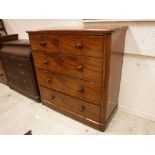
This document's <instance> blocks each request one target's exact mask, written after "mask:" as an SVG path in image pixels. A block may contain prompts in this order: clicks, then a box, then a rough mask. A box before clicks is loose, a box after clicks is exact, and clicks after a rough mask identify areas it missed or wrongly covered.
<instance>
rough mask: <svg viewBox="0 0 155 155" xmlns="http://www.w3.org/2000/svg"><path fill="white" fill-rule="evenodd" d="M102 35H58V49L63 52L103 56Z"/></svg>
mask: <svg viewBox="0 0 155 155" xmlns="http://www.w3.org/2000/svg"><path fill="white" fill-rule="evenodd" d="M103 46H104V36H78V35H60V51H61V53H65V54H73V55H82V56H92V57H100V58H101V57H103Z"/></svg>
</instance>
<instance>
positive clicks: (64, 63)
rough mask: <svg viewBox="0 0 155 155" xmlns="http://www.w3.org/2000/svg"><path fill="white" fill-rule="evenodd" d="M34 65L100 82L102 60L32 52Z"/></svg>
mask: <svg viewBox="0 0 155 155" xmlns="http://www.w3.org/2000/svg"><path fill="white" fill-rule="evenodd" d="M33 58H34V63H35V67H36V68H39V69H45V70H48V71H52V72H56V73H59V74H64V75H69V76H72V77H77V78H80V79H85V80H90V81H94V82H98V83H101V82H102V60H101V59H96V58H88V57H81V56H68V55H67V56H66V55H62V54H47V53H44V52H33Z"/></svg>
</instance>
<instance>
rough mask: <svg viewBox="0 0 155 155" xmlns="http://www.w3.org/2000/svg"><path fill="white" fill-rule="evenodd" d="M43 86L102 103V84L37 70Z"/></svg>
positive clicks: (98, 103)
mask: <svg viewBox="0 0 155 155" xmlns="http://www.w3.org/2000/svg"><path fill="white" fill-rule="evenodd" d="M37 77H38V81H39V84H40V85H41V86H44V87H47V88H51V89H53V90H56V91H59V92H62V93H65V94H68V95H70V96H74V97H77V98H79V99H82V100H85V101H88V102H92V103H95V104H97V105H100V102H101V84H97V83H93V82H88V81H84V80H79V79H75V78H71V77H67V76H63V75H59V74H54V73H49V72H47V71H43V70H37Z"/></svg>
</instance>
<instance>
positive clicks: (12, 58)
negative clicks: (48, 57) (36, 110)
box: [0, 40, 40, 102]
mask: <svg viewBox="0 0 155 155" xmlns="http://www.w3.org/2000/svg"><path fill="white" fill-rule="evenodd" d="M0 55H1V58H2V62H3V65H4V69H5V72H6V76H7V79H8V85H9V87H10V88H12V89H14V90H16V91H18V92H19V93H22V94H24V95H26V96H27V97H29V98H31V99H33V100H35V101H38V102H39V101H40V97H39V91H38V85H37V81H36V75H35V70H34V66H33V60H32V55H31V50H30V46H29V42H28V41H27V40H17V41H9V42H5V43H3V44H2V47H1V53H0Z"/></svg>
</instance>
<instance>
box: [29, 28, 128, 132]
mask: <svg viewBox="0 0 155 155" xmlns="http://www.w3.org/2000/svg"><path fill="white" fill-rule="evenodd" d="M126 30H127V27H118V28H108V29H107V28H106V29H81V28H80V29H49V30H38V31H28V33H29V38H30V43H31V49H32V54H33V59H34V64H35V69H36V73H37V80H38V83H39V88H40V92H41V100H42V103H43V104H45V105H47V106H49V107H51V108H53V109H55V110H57V111H59V112H61V113H63V114H65V115H68V116H70V117H72V118H74V119H76V120H79V121H80V122H83V123H85V124H87V125H90V126H91V127H94V128H96V129H99V130H101V131H104V130H105V128H106V127H107V125H108V123H109V121H110V120H111V119H112V116H113V115H114V113H115V112H116V110H117V107H118V96H119V87H120V80H121V70H122V63H123V53H124V43H125V34H126Z"/></svg>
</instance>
